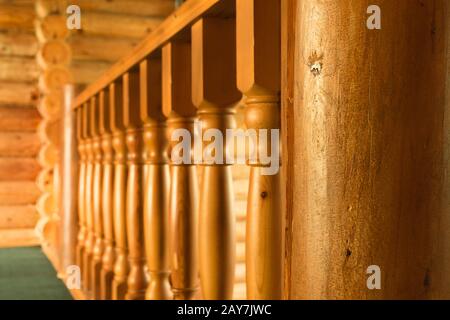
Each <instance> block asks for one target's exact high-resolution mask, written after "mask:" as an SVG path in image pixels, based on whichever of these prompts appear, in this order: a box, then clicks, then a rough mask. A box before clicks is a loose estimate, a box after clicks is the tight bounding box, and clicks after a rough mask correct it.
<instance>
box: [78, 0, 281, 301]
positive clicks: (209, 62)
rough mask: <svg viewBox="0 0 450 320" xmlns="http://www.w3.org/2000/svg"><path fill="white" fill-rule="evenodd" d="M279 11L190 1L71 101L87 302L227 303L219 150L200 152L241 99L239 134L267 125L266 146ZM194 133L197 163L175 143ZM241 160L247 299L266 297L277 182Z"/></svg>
mask: <svg viewBox="0 0 450 320" xmlns="http://www.w3.org/2000/svg"><path fill="white" fill-rule="evenodd" d="M279 11H280V8H279V3H278V1H276V0H268V1H255V0H237V1H236V0H223V1H218V0H203V1H198V0H191V1H189V2H187V3H186V4H184V5H183V6H182V7H181V8H180V9H179V15H178V16H177V18H175V17H172V18H169V19H168V21H167V22H165V23H163V24H162V25H161V26H160V27H159V28H158V30H157V31H155V32H154V33H153V34H152V35H150V36H149V37H148V38H147V39H146V40H145V41H144V42H143V44H142V45H140V46H138V48H137V49H136V50H135V51H134V52H133V53H131V54H130V56H128V57H126V58H124V60H122V61H121V62H119V63H118V64H117V65H116V66H114V67H113V68H112V69H111V70H110V71H108V72H107V73H105V75H104V76H102V77H101V78H100V79H99V80H98V81H97V82H95V83H94V84H92V85H91V86H89V87H88V88H87V89H86V90H85V91H84V92H83V93H82V94H81V95H80V96H79V97H78V98H77V101H76V107H77V108H79V109H78V111H77V117H78V121H79V124H78V130H79V132H78V141H79V154H80V166H79V169H80V170H79V175H80V177H79V183H80V185H79V221H80V231H79V235H78V247H77V262H78V263H79V264H80V265H81V266H82V271H83V284H84V289H85V293H86V295H87V297H91V298H94V299H144V298H145V299H171V298H174V299H196V298H205V299H232V298H233V287H234V281H235V263H236V261H235V253H236V245H235V244H236V234H235V215H234V211H233V210H234V206H233V183H232V173H231V165H232V163H229V162H226V161H229V160H230V159H229V157H228V155H229V154H228V153H229V150H228V148H227V147H226V146H227V144H228V143H229V142H230V141H228V140H227V139H224V140H223V141H222V142H223V147H218V148H211V146H210V144H211V143H212V142H218V141H216V139H220V138H221V137H226V131H227V129H233V128H235V126H236V124H235V107H236V105H237V104H238V103H239V101H240V100H241V97H242V94H244V95H245V96H246V100H245V101H246V125H247V126H248V128H250V129H256V130H257V129H266V130H269V135H268V140H269V141H271V133H270V129H279V128H280V120H279V119H280V117H279V108H280V61H279V60H280V52H279V51H280V30H279V24H280V16H279V15H280V13H279ZM238 88H239V89H238ZM198 123H201V125H202V132H196V124H198ZM195 134H201V135H203V134H205V137H206V139H210V141H209V142H208V141H207V142H205V143H204V144H203V147H204V150H205V152H204V154H203V155H202V163H200V164H196V163H194V158H195V157H194V154H193V152H192V150H191V151H189V152H188V151H186V150H184V149H183V148H181V147H180V146H181V145H183V146H185V145H186V144H190V146H193V144H194V140H196V139H195V138H194V136H195ZM263 142H265V140H264V139H257V140H256V148H255V150H256V151H260V150H262V151H265V149H266V146H265V145H264V143H263ZM277 146H278V145H275V144H273V145H271V144H270V143H269V146H268V148H267V149H268V151H270V152H274V150H275V148H276V147H277ZM169 156H170V158H169ZM212 159H215V160H216V162H212ZM217 160H218V161H217ZM197 165H199V166H200V169H201V173H202V179H201V185H200V186H199V185H198V181H197V179H198V177H197ZM249 165H250V166H251V181H250V185H249V199H248V224H247V239H246V243H247V245H246V255H247V257H246V263H247V290H248V297H249V298H251V299H270V298H276V299H279V298H281V283H282V278H281V265H282V255H281V252H282V251H281V235H282V230H281V221H282V220H281V213H280V208H279V175H278V174H275V175H263V174H262V173H263V171H264V169H266V168H267V164H266V163H264V162H263V161H262V160H261V158H260V157H257V158H256V161H253V162H251V161H250V163H249ZM199 190H200V197H199V194H198V192H199ZM200 284H201V288H200Z"/></svg>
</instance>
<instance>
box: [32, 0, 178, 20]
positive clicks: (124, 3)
mask: <svg viewBox="0 0 450 320" xmlns="http://www.w3.org/2000/svg"><path fill="white" fill-rule="evenodd" d="M174 3H175V1H174V0H151V1H149V0H95V1H92V0H71V1H70V4H74V5H78V6H79V7H80V9H81V11H82V12H86V11H101V12H110V13H120V14H126V15H139V16H163V17H165V16H167V15H169V14H170V13H172V11H173V10H174ZM36 10H37V13H38V15H39V16H41V17H43V16H46V15H48V14H50V13H54V12H58V11H61V8H60V7H59V6H58V1H55V0H50V1H49V0H44V1H43V0H38V1H36Z"/></svg>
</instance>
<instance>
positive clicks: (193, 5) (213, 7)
mask: <svg viewBox="0 0 450 320" xmlns="http://www.w3.org/2000/svg"><path fill="white" fill-rule="evenodd" d="M233 11H234V1H232V0H189V1H187V2H185V3H184V4H183V5H182V6H181V7H180V8H179V9H178V10H177V11H175V12H174V13H173V14H172V15H170V16H169V17H167V19H166V20H165V21H164V22H163V23H161V25H160V26H158V27H157V28H156V29H155V30H154V31H153V32H152V33H151V34H149V35H148V36H147V37H146V38H145V39H144V40H142V42H140V43H139V45H137V46H136V48H134V50H133V51H132V52H130V54H128V55H127V56H125V57H123V58H122V59H121V60H119V61H118V62H117V63H115V64H114V65H113V66H112V67H111V68H110V69H108V70H107V71H106V72H105V73H104V74H103V75H102V76H101V77H100V78H98V79H97V81H95V82H94V83H92V84H90V85H89V86H88V87H87V88H86V89H85V90H84V91H82V92H81V93H80V94H79V95H78V96H77V98H76V99H75V104H74V106H75V108H77V107H79V106H80V105H82V104H83V103H85V102H86V101H88V100H89V99H90V98H91V97H92V96H94V95H96V94H98V93H99V92H100V91H101V90H103V89H104V88H106V87H107V86H108V85H109V84H111V83H112V82H113V81H115V80H116V79H118V78H119V77H121V76H122V75H123V74H124V73H126V72H127V71H129V70H130V69H132V68H133V67H134V66H136V65H137V64H138V63H139V62H141V61H142V60H143V59H145V58H146V57H148V56H149V55H151V54H152V53H153V52H155V51H156V50H157V49H159V48H160V47H162V46H163V45H164V44H165V43H166V42H167V41H169V40H170V39H172V38H173V37H175V36H176V35H177V34H178V33H180V32H182V31H183V30H184V29H186V28H188V27H189V26H190V25H192V24H193V23H194V22H195V21H196V20H198V19H199V18H200V17H204V16H209V15H213V16H217V15H225V16H226V15H230V14H233Z"/></svg>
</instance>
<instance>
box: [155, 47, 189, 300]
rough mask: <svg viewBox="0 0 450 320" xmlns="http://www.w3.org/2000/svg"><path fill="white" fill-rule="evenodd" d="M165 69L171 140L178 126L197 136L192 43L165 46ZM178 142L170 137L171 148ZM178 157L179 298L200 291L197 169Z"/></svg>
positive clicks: (174, 203) (174, 168)
mask: <svg viewBox="0 0 450 320" xmlns="http://www.w3.org/2000/svg"><path fill="white" fill-rule="evenodd" d="M162 70H163V71H162V72H163V111H164V114H165V115H166V116H167V117H168V118H169V120H168V122H167V124H168V136H169V140H172V139H171V137H172V133H173V132H174V130H177V129H184V130H187V131H188V132H189V133H190V134H191V136H192V137H193V133H194V124H195V115H196V110H195V107H194V105H193V104H192V99H191V46H190V44H189V43H181V42H172V43H169V44H167V45H166V46H164V48H163V68H162ZM178 138H179V137H178ZM191 140H192V139H191ZM189 143H191V141H189ZM177 144H178V142H177V141H170V148H173V147H174V146H176V145H177ZM169 154H170V153H169ZM191 156H192V155H189V157H191ZM174 160H176V159H174V157H171V161H170V167H171V179H170V181H171V183H170V200H169V201H170V204H169V212H170V217H171V223H170V225H171V232H170V233H171V241H170V242H171V251H170V252H171V269H172V274H171V280H172V290H173V294H174V298H175V299H193V298H195V296H196V294H197V292H198V248H197V246H198V234H197V228H198V225H197V220H198V218H197V214H198V213H197V210H198V199H197V197H198V196H197V188H198V185H197V173H196V168H195V165H192V164H179V163H175V162H174Z"/></svg>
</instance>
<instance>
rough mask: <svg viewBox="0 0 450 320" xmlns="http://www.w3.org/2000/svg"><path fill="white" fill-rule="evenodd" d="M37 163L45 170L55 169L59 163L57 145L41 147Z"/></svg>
mask: <svg viewBox="0 0 450 320" xmlns="http://www.w3.org/2000/svg"><path fill="white" fill-rule="evenodd" d="M37 161H38V163H39V164H40V166H41V167H42V168H43V169H50V168H53V167H54V166H55V164H56V162H57V161H58V150H57V148H56V146H55V145H53V144H51V143H47V144H45V145H43V146H42V147H41V150H39V154H38V157H37Z"/></svg>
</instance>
